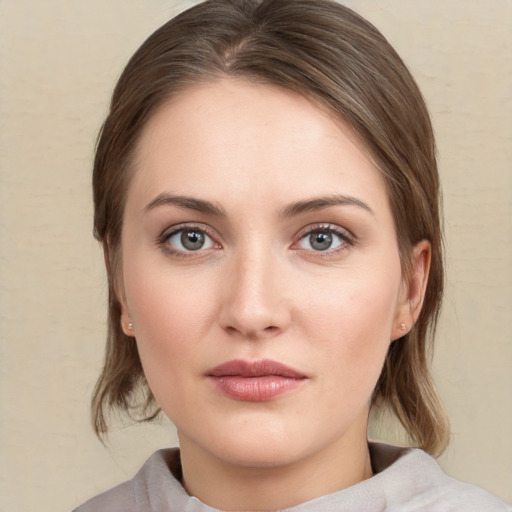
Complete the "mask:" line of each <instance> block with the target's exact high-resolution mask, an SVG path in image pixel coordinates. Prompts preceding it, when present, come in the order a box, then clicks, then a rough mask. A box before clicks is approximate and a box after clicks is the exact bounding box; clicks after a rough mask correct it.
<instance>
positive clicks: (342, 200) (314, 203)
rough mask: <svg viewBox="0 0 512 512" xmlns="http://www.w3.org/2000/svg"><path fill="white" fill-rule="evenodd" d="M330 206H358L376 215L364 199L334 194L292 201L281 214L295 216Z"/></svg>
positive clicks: (282, 215)
mask: <svg viewBox="0 0 512 512" xmlns="http://www.w3.org/2000/svg"><path fill="white" fill-rule="evenodd" d="M330 206H357V207H359V208H362V209H363V210H366V211H367V212H369V213H371V214H372V215H375V214H374V212H373V210H372V209H371V208H370V207H369V206H368V205H367V204H366V203H364V202H363V201H361V200H360V199H357V198H355V197H352V196H344V195H339V194H337V195H334V196H327V197H316V198H313V199H308V200H306V201H296V202H294V203H291V204H290V205H288V206H287V207H286V208H284V209H283V210H282V211H281V212H280V216H281V217H284V218H289V217H295V216H297V215H301V214H304V213H309V212H313V211H317V210H323V209H324V208H329V207H330Z"/></svg>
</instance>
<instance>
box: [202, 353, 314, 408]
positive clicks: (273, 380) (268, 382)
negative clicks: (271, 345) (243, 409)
mask: <svg viewBox="0 0 512 512" xmlns="http://www.w3.org/2000/svg"><path fill="white" fill-rule="evenodd" d="M206 375H207V377H208V378H209V379H210V380H211V381H212V382H213V384H214V385H215V387H216V388H217V390H218V391H220V392H221V393H222V394H224V395H226V396H227V397H229V398H232V399H234V400H241V401H245V402H266V401H268V400H272V399H273V398H277V397H278V396H281V395H283V394H285V393H287V392H289V391H292V390H294V389H297V388H298V387H299V386H301V385H302V384H303V383H304V382H305V381H306V380H307V376H306V375H304V374H303V373H301V372H298V371H297V370H294V369H293V368H290V367H288V366H286V365H284V364H282V363H278V362H277V361H271V360H269V359H262V360H258V361H244V360H241V359H236V360H233V361H228V362H226V363H222V364H221V365H219V366H216V367H215V368H213V369H211V370H209V371H208V372H207V373H206Z"/></svg>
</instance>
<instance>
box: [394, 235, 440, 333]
mask: <svg viewBox="0 0 512 512" xmlns="http://www.w3.org/2000/svg"><path fill="white" fill-rule="evenodd" d="M430 257H431V248H430V242H429V241H428V240H422V241H421V242H419V243H417V244H416V245H415V246H414V249H413V255H412V261H411V270H410V276H409V277H408V279H404V281H403V283H402V287H401V290H400V296H399V298H398V304H397V308H396V314H395V319H394V324H393V330H392V332H391V340H392V341H393V340H396V339H398V338H401V337H402V336H405V335H406V334H407V333H408V332H409V331H410V330H411V329H412V326H413V325H414V324H415V323H416V320H417V319H418V317H419V315H420V312H421V307H422V306H423V300H424V298H425V290H426V289H427V282H428V273H429V270H430Z"/></svg>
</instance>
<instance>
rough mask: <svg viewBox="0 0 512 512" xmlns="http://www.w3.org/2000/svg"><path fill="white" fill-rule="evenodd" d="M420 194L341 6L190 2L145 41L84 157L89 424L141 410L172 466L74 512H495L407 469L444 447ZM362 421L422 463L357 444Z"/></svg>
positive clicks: (430, 268) (432, 248) (420, 131)
mask: <svg viewBox="0 0 512 512" xmlns="http://www.w3.org/2000/svg"><path fill="white" fill-rule="evenodd" d="M438 198H439V182H438V175H437V168H436V160H435V145H434V138H433V133H432V128H431V125H430V120H429V117H428V113H427V110H426V107H425V104H424V101H423V99H422V96H421V94H420V92H419V90H418V88H417V86H416V84H415V82H414V80H413V79H412V77H411V76H410V74H409V72H408V71H407V69H406V67H405V66H404V64H403V63H402V61H401V60H400V58H399V57H398V55H397V54H396V53H395V52H394V50H393V49H392V48H391V47H390V45H389V44H388V43H387V41H386V40H385V39H384V38H383V36H382V35H381V34H380V33H379V32H378V31H377V30H376V29H375V28H374V27H373V26H371V25H370V24H369V23H368V22H366V21H365V20H363V19H361V18H360V17H359V16H357V15H356V14H355V13H353V12H352V11H350V10H349V9H347V8H344V7H342V6H340V5H338V4H336V3H333V2H330V1H324V0H263V1H261V2H260V1H256V0H210V1H208V2H206V3H204V4H201V5H199V6H196V7H194V8H192V9H190V10H188V11H186V12H185V13H183V14H181V15H180V16H178V17H177V18H175V19H174V20H171V21H170V22H169V23H167V24H166V25H164V26H163V27H162V28H160V29H159V30H158V31H157V32H155V33H154V34H153V35H152V36H151V37H150V38H149V39H148V40H147V41H146V42H145V43H144V44H143V45H142V47H141V48H140V49H139V50H138V51H137V52H136V54H135V55H134V56H133V58H132V59H131V61H130V62H129V63H128V65H127V67H126V69H125V71H124V73H123V74H122V76H121V77H120V79H119V82H118V84H117V87H116V89H115V91H114V96H113V99H112V105H111V110H110V113H109V116H108V118H107V120H106V121H105V124H104V126H103V129H102V132H101V135H100V139H99V143H98V147H97V153H96V160H95V167H94V200H95V233H96V236H97V238H98V239H99V240H100V241H101V242H102V244H103V247H104V251H105V261H106V265H107V271H108V275H109V293H110V303H109V312H110V324H109V336H108V341H107V353H106V359H105V366H104V369H103V372H102V374H101V376H100V379H99V381H98V384H97V386H96V390H95V393H94V399H93V417H94V424H95V428H96V432H97V433H98V434H99V435H103V434H106V433H107V430H108V426H107V418H106V413H107V410H108V409H111V408H118V409H120V410H122V411H125V412H127V413H129V414H130V415H132V416H134V415H138V417H139V418H141V419H150V418H153V417H154V416H156V414H158V412H159V408H161V409H162V410H163V412H164V413H165V414H166V415H167V416H168V417H169V418H170V419H171V420H172V421H173V422H174V424H175V425H176V427H177V430H178V437H179V441H180V450H179V451H178V450H177V449H172V450H161V451H159V452H157V453H156V454H154V455H153V456H152V457H151V458H150V459H149V460H148V461H147V462H146V464H145V465H144V466H143V467H142V469H141V470H140V472H139V473H138V474H137V475H136V476H135V477H134V479H132V480H130V481H128V482H126V483H124V484H121V485H120V486H118V487H116V488H114V489H112V490H110V491H107V492H106V493H104V494H102V495H100V496H98V497H96V498H93V499H92V500H90V501H89V502H87V503H86V504H84V505H82V506H81V507H79V508H78V509H77V510H78V511H79V512H87V511H89V510H91V511H92V510H94V511H101V510H105V511H112V510H123V511H132V510H133V511H135V510H137V511H139V510H140V511H142V510H144V511H146V510H154V511H160V512H162V511H183V510H190V511H192V510H193V511H208V510H216V509H220V510H282V509H286V510H293V511H306V510H307V511H328V510H333V511H334V510H336V511H339V510H365V511H381V510H393V511H398V510H417V511H420V510H421V511H427V510H466V511H471V510H475V511H476V510H479V511H480V510H486V511H502V510H503V511H505V510H509V508H508V507H507V506H506V505H505V504H504V503H502V502H500V501H499V500H498V499H497V498H494V497H493V496H491V495H489V494H488V493H486V492H485V491H483V490H480V489H478V488H476V487H472V486H469V485H466V484H462V483H459V482H456V481H454V480H452V479H450V478H448V477H447V476H445V475H444V474H443V473H442V472H441V470H440V469H439V468H438V466H437V464H436V463H435V461H434V459H433V458H432V457H430V456H429V455H427V453H429V454H432V455H437V454H439V453H441V452H442V451H443V449H444V448H445V446H446V444H447V441H448V435H449V429H448V421H447V418H446V415H445V413H444V411H443V407H442V405H441V403H440V401H439V398H438V396H437V394H436V391H435V387H434V384H433V382H432V379H431V376H430V373H429V370H428V364H427V355H426V352H427V348H428V344H429V339H430V338H431V336H432V335H433V332H434V329H435V324H436V319H437V315H438V311H439V307H440V301H441V296H442V287H443V265H442V253H441V229H440V220H439V205H438V200H439V199H438ZM157 404H158V405H157ZM371 407H390V408H391V410H392V411H393V412H394V413H395V414H396V415H397V417H398V418H399V420H400V421H401V422H402V424H403V425H404V427H405V429H406V431H407V432H408V433H409V434H410V436H411V439H412V440H413V441H414V442H415V443H416V445H417V446H418V447H419V448H421V449H405V448H397V447H392V446H387V445H382V444H371V443H370V444H369V443H368V441H367V423H368V414H369V411H370V408H371ZM425 452H427V453H425Z"/></svg>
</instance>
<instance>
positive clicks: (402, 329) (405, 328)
mask: <svg viewBox="0 0 512 512" xmlns="http://www.w3.org/2000/svg"><path fill="white" fill-rule="evenodd" d="M400 330H401V331H405V330H407V325H405V323H404V322H401V324H400Z"/></svg>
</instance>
